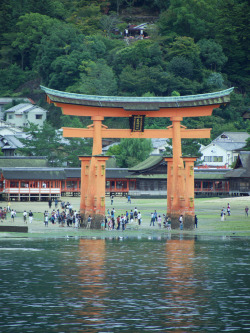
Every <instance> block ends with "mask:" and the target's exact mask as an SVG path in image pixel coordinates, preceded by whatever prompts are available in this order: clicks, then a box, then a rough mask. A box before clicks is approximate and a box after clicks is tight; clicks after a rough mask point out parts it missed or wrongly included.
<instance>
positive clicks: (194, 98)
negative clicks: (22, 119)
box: [41, 86, 234, 111]
mask: <svg viewBox="0 0 250 333" xmlns="http://www.w3.org/2000/svg"><path fill="white" fill-rule="evenodd" d="M41 89H42V90H43V91H44V92H45V93H46V94H47V95H48V97H49V98H50V100H51V101H52V102H55V103H56V102H57V103H64V104H77V105H85V106H92V107H111V108H112V107H116V108H124V109H125V110H129V111H130V110H138V111H140V110H152V111H157V110H159V109H160V108H179V107H192V106H203V105H216V104H224V103H228V102H229V101H230V97H229V95H230V93H231V92H232V91H233V90H234V88H233V87H232V88H229V89H226V90H222V91H217V92H213V93H207V94H198V95H187V96H167V97H133V96H130V97H124V96H98V95H84V94H76V93H68V92H64V91H59V90H54V89H50V88H47V87H44V86H41Z"/></svg>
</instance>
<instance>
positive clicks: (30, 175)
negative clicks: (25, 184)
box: [0, 167, 66, 180]
mask: <svg viewBox="0 0 250 333" xmlns="http://www.w3.org/2000/svg"><path fill="white" fill-rule="evenodd" d="M0 170H1V172H2V174H3V177H4V178H5V179H16V180H18V179H21V180H23V179H25V180H62V179H65V178H66V175H65V171H64V169H63V168H44V167H41V168H27V167H25V168H1V169H0Z"/></svg>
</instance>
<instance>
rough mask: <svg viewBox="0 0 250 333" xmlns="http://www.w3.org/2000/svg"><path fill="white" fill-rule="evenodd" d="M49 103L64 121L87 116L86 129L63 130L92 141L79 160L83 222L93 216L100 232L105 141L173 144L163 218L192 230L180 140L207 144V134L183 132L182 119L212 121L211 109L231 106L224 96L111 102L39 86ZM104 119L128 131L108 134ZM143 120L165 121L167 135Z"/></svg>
mask: <svg viewBox="0 0 250 333" xmlns="http://www.w3.org/2000/svg"><path fill="white" fill-rule="evenodd" d="M41 88H42V90H44V91H45V93H46V94H47V101H48V103H54V104H55V105H56V106H58V107H61V108H62V112H63V114H65V115H72V116H90V117H91V120H92V121H93V124H92V125H89V126H87V128H85V129H82V128H68V127H65V128H63V136H64V137H79V138H93V149H92V156H80V157H79V159H80V161H81V202H80V211H81V213H82V215H83V216H84V217H85V216H87V215H89V214H90V215H92V217H93V220H94V221H95V223H94V224H93V227H95V228H99V227H100V221H101V220H102V219H103V216H104V215H105V166H106V160H108V158H109V157H108V156H103V155H102V139H103V138H171V139H172V145H173V157H172V158H169V157H168V158H165V160H166V161H167V162H168V182H167V214H168V215H170V216H171V219H172V227H173V228H178V227H179V222H178V218H179V215H180V214H183V215H184V227H185V228H186V229H192V228H193V226H194V161H195V160H196V158H194V157H182V149H181V139H186V138H209V137H210V130H211V129H187V128H186V127H184V126H182V125H181V121H182V120H183V118H184V117H200V116H203V117H204V116H210V115H211V114H212V111H213V109H214V108H217V107H219V106H220V105H221V104H226V103H228V102H229V101H230V96H229V95H230V93H231V92H232V91H233V89H234V88H230V89H227V90H223V91H219V92H215V93H209V94H201V95H190V96H178V97H114V96H93V95H82V94H74V93H66V92H62V91H58V90H53V89H49V88H46V87H43V86H41ZM105 117H126V118H128V117H129V118H130V120H131V122H130V123H131V128H130V129H108V128H107V126H104V125H103V124H102V121H103V120H104V118H105ZM144 117H153V118H154V117H168V118H170V120H171V121H172V125H171V126H168V127H167V128H166V129H145V130H144Z"/></svg>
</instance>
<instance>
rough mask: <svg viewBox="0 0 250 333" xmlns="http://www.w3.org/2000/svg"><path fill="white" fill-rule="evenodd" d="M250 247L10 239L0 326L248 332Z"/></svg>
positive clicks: (210, 242)
mask: <svg viewBox="0 0 250 333" xmlns="http://www.w3.org/2000/svg"><path fill="white" fill-rule="evenodd" d="M249 245H250V240H249V239H232V238H226V239H221V238H217V239H215V238H204V237H200V238H199V237H198V238H195V239H192V238H189V239H185V238H184V239H180V238H178V237H177V238H176V239H173V237H172V239H162V238H159V239H157V238H155V239H154V238H151V239H121V238H119V239H112V238H111V239H91V240H90V239H80V238H78V239H75V238H69V239H46V240H44V239H43V240H42V239H13V240H8V239H1V240H0V332H4V333H6V332H25V333H27V332H84V333H85V332H244V331H246V332H247V331H249V330H250V315H249V309H250V278H249V276H250V259H249V249H250V246H249Z"/></svg>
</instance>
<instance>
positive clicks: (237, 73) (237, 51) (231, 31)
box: [215, 0, 250, 92]
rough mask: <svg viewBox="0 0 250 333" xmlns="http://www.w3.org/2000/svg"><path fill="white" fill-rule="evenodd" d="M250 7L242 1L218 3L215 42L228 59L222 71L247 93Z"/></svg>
mask: <svg viewBox="0 0 250 333" xmlns="http://www.w3.org/2000/svg"><path fill="white" fill-rule="evenodd" d="M249 17H250V6H249V2H248V1H244V0H240V1H238V0H225V1H220V2H219V10H218V12H217V16H216V21H217V24H216V34H215V40H216V41H217V42H218V43H219V44H220V45H221V46H222V48H223V52H224V53H225V55H226V56H227V57H228V61H227V63H226V64H225V66H224V71H225V72H226V74H228V76H229V80H230V81H231V82H233V84H234V85H236V86H238V88H239V89H242V91H243V92H244V91H249V87H250V81H249V36H250V25H249Z"/></svg>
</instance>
